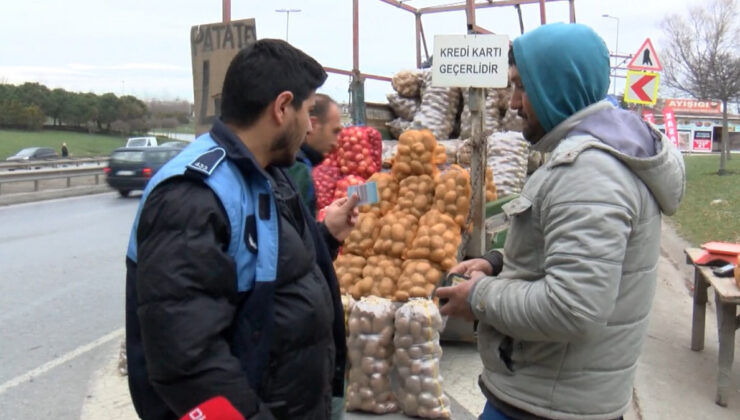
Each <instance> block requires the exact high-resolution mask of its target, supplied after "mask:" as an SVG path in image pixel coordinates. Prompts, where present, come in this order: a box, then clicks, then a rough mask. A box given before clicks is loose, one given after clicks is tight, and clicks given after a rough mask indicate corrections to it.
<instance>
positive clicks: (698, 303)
mask: <svg viewBox="0 0 740 420" xmlns="http://www.w3.org/2000/svg"><path fill="white" fill-rule="evenodd" d="M708 286H709V285H708V284H707V282H706V281H704V277H703V276H702V274H701V272H700V271H699V268H697V267H694V313H693V316H692V320H691V350H694V351H700V350H703V349H704V329H705V325H706V316H707V287H708Z"/></svg>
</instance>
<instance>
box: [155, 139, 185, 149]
mask: <svg viewBox="0 0 740 420" xmlns="http://www.w3.org/2000/svg"><path fill="white" fill-rule="evenodd" d="M189 144H190V142H187V141H178V140H173V141H166V142H164V143H162V144H160V145H159V147H177V148H180V149H184V148H186V147H188V145H189Z"/></svg>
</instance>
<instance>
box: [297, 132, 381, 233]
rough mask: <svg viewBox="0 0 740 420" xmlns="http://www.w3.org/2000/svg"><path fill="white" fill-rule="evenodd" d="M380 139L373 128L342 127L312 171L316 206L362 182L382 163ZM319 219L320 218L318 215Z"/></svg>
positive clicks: (318, 206) (320, 207) (322, 204)
mask: <svg viewBox="0 0 740 420" xmlns="http://www.w3.org/2000/svg"><path fill="white" fill-rule="evenodd" d="M382 153H383V140H382V137H381V135H380V132H379V131H378V130H376V129H374V128H372V127H345V128H343V129H342V131H341V132H340V133H339V136H338V137H337V147H336V148H335V149H334V150H333V151H332V152H331V153H329V154H327V156H326V157H325V159H324V161H323V162H322V163H321V164H320V165H318V166H316V167H315V168H314V169H313V171H312V175H313V179H314V191H316V207H317V209H316V210H318V211H319V214H322V215H323V211H322V210H323V209H324V207H326V206H328V205H329V204H331V202H332V201H334V200H335V199H337V198H342V197H345V196H346V195H347V187H348V186H349V185H356V184H361V183H364V182H365V179H367V178H368V177H370V176H372V175H373V174H374V173H376V172H379V171H380V169H381V166H382ZM319 220H321V219H320V218H319Z"/></svg>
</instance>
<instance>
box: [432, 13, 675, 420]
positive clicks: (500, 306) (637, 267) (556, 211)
mask: <svg viewBox="0 0 740 420" xmlns="http://www.w3.org/2000/svg"><path fill="white" fill-rule="evenodd" d="M509 79H510V80H511V84H512V86H513V94H512V98H511V107H512V108H513V109H515V110H517V111H518V114H519V116H520V117H522V119H523V120H524V128H523V135H524V137H525V138H526V139H527V140H528V141H529V142H530V143H532V148H533V149H535V150H537V151H540V152H542V153H546V154H549V155H550V158H549V159H548V161H547V162H545V164H544V165H543V166H541V167H540V168H539V169H538V170H537V171H535V172H534V173H533V174H532V176H531V177H530V178H529V179H528V180H527V183H526V184H525V186H524V189H523V190H522V193H521V195H520V196H519V197H518V198H516V199H514V200H512V201H511V202H509V203H507V204H506V205H505V206H504V212H505V213H506V215H507V217H508V220H509V221H510V223H511V226H510V228H509V233H508V235H507V238H506V244H505V245H504V250H503V253H502V254H498V255H496V254H491V255H489V256H488V258H486V259H475V260H471V261H466V262H463V263H461V264H460V265H459V266H458V267H455V268H453V270H452V271H454V272H463V273H467V274H468V275H470V277H471V280H470V281H467V282H463V283H462V284H460V285H458V286H455V287H451V288H444V289H439V290H438V291H437V295H438V296H439V297H440V298H448V299H449V303H447V304H446V305H444V306H443V307H442V308H441V311H442V313H443V314H447V315H452V316H460V317H464V318H467V319H477V320H478V349H479V351H480V356H481V359H482V361H483V366H484V370H483V372H482V374H481V376H480V385H481V389H482V391H483V393H484V394H485V396H486V399H487V400H488V404H487V405H486V407H485V410H484V413H483V415H482V416H481V419H483V420H490V419H496V420H506V419H572V420H607V419H617V418H620V416H622V415H623V414H624V412H625V411H626V410H627V408H628V406H629V403H630V398H631V397H632V385H633V380H634V377H635V370H636V368H637V359H638V356H639V354H640V348H641V346H642V342H643V340H644V338H645V334H646V332H647V326H648V314H649V313H650V308H651V306H652V300H653V296H654V294H655V286H656V278H657V269H658V257H659V255H660V230H661V227H660V225H661V215H662V214H667V215H671V214H673V213H675V212H676V209H677V208H678V205H679V202H680V201H681V199H682V197H683V193H684V185H685V171H684V166H683V159H682V157H681V154H680V153H679V152H678V151H677V150H676V148H675V147H673V144H672V143H671V142H670V141H669V140H668V139H667V138H666V137H665V136H664V135H662V134H661V133H660V131H658V130H657V129H656V128H655V127H654V126H651V125H650V124H647V123H645V122H643V121H642V120H641V119H640V117H639V116H638V115H636V114H635V113H632V112H629V111H625V110H622V109H616V108H614V107H613V106H612V105H611V104H609V103H608V102H607V101H605V100H604V98H605V97H606V93H607V90H608V88H609V53H608V51H607V49H606V45H605V44H604V41H603V40H602V39H601V38H600V37H599V36H598V35H597V34H596V33H595V32H594V31H593V30H592V29H591V28H588V27H586V26H584V25H579V24H551V25H544V26H541V27H540V28H538V29H535V30H534V31H531V32H529V33H526V34H524V35H522V36H521V37H519V38H517V39H515V40H514V42H513V45H512V48H511V50H510V53H509ZM498 271H500V274H498V276H496V277H493V276H492V275H494V274H495V273H496V272H498Z"/></svg>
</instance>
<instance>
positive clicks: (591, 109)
mask: <svg viewBox="0 0 740 420" xmlns="http://www.w3.org/2000/svg"><path fill="white" fill-rule="evenodd" d="M612 106H613V105H612V104H610V103H609V102H607V101H600V102H597V103H595V104H593V105H590V106H587V107H586V108H583V109H582V110H580V111H578V112H576V113H575V114H573V115H571V116H570V117H568V118H567V119H565V120H564V121H563V122H561V123H560V124H558V125H557V126H555V128H553V129H552V130H550V132H548V133H547V134H545V136H544V137H542V139H540V141H538V142H537V143H535V144H533V145H532V149H533V150H536V151H538V152H541V153H550V152H552V151H553V150H555V148H556V147H557V146H558V145H559V144H560V142H561V141H562V140H563V139H564V138H565V137H567V135H568V133H570V132H571V130H573V129H574V128H575V127H576V126H577V125H578V124H580V123H581V121H583V120H584V119H585V118H586V117H588V116H589V115H591V114H595V113H597V112H600V111H602V110H604V109H607V108H610V107H612Z"/></svg>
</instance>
